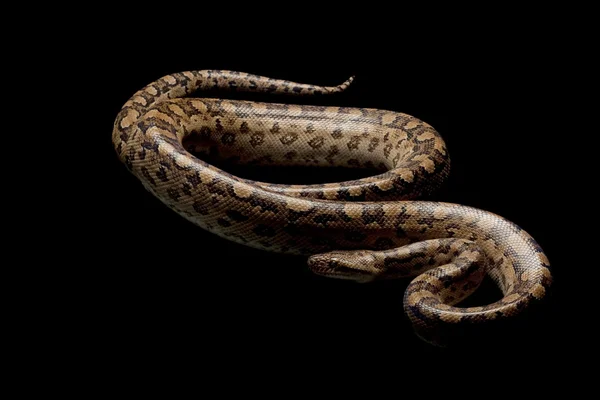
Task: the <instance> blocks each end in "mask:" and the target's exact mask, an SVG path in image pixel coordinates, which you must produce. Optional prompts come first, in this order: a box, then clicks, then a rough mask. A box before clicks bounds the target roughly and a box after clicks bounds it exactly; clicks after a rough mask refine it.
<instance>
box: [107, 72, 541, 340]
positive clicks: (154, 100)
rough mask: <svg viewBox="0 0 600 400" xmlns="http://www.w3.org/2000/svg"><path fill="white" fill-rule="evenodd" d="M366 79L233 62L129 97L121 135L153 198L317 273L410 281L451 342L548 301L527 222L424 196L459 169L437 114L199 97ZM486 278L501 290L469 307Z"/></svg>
mask: <svg viewBox="0 0 600 400" xmlns="http://www.w3.org/2000/svg"><path fill="white" fill-rule="evenodd" d="M353 79H354V78H353V77H352V78H350V79H348V80H347V81H346V82H344V83H343V84H341V85H338V86H316V85H310V84H304V83H296V82H292V81H287V80H282V79H274V78H268V77H264V76H258V75H253V74H249V73H245V72H235V71H225V70H200V71H186V72H181V73H174V74H169V75H166V76H164V77H162V78H160V79H158V80H156V81H155V82H152V83H150V84H148V85H147V86H145V87H144V88H142V89H141V90H139V91H137V92H136V93H134V94H133V96H132V97H131V98H130V99H129V100H128V101H127V102H126V103H125V104H124V105H123V107H122V109H121V110H120V111H119V113H118V115H117V117H116V119H115V122H114V126H113V131H112V143H113V146H114V149H115V151H116V154H117V156H118V158H119V159H120V161H121V162H122V163H123V164H124V165H125V166H126V168H127V169H128V170H129V171H130V172H131V173H132V174H133V175H134V176H135V177H137V178H138V179H139V181H140V182H141V184H142V185H143V186H144V187H145V188H146V189H147V190H148V191H149V192H150V193H151V194H153V195H154V196H156V197H157V198H158V199H159V200H160V201H161V202H162V203H164V204H165V205H166V206H167V207H169V208H171V209H172V210H173V211H175V212H176V213H178V214H179V215H181V216H183V217H184V218H186V219H187V220H189V221H190V222H192V223H193V224H195V225H197V226H199V227H201V228H202V229H204V230H206V231H209V232H211V233H214V234H216V235H218V236H220V237H222V238H224V239H227V240H231V241H234V242H237V243H240V244H242V245H246V246H250V247H253V248H259V249H263V250H266V251H271V252H277V253H286V254H292V255H299V256H308V261H307V263H308V267H309V269H310V270H311V271H312V272H314V273H316V274H318V275H321V276H325V277H331V278H339V279H348V280H354V281H357V282H371V281H378V280H385V279H396V278H411V279H412V280H411V281H410V283H409V284H408V286H407V288H406V290H405V292H404V296H403V300H402V304H403V309H404V311H405V314H406V315H407V316H408V319H409V321H410V323H411V325H412V327H413V328H414V331H415V332H416V334H417V335H418V336H419V337H420V338H421V339H423V340H425V341H426V342H428V343H431V344H433V345H437V346H447V345H448V344H449V343H451V342H452V340H453V338H455V337H456V336H457V335H459V333H457V332H466V331H468V330H472V329H476V328H477V327H479V326H485V324H488V325H489V324H491V323H492V322H491V321H503V320H507V319H510V318H514V317H515V316H517V315H519V314H521V313H522V312H523V311H524V310H526V309H528V308H530V306H531V305H532V304H534V303H539V302H540V301H541V300H543V299H544V297H545V296H546V294H547V292H548V290H549V288H550V285H551V282H552V275H551V272H550V263H549V261H548V258H547V257H546V255H545V254H544V252H543V250H542V249H541V247H540V246H539V245H538V244H537V243H536V241H535V240H534V239H533V238H532V237H531V236H530V235H529V234H528V233H527V232H525V231H524V230H523V229H522V228H520V227H519V226H517V225H516V224H514V223H512V222H510V221H508V220H506V219H504V218H502V217H500V216H498V215H496V214H493V213H491V212H487V211H484V210H481V209H477V208H473V207H469V206H464V205H459V204H451V203H444V202H437V201H423V200H418V198H419V197H422V196H427V195H429V194H431V193H432V192H433V191H435V190H436V189H437V188H438V187H439V186H440V185H441V183H442V182H443V181H444V179H445V178H446V177H447V176H448V174H449V170H450V158H449V155H448V150H447V148H446V144H445V143H444V141H443V139H442V137H441V136H440V134H439V133H438V132H437V131H436V130H435V129H434V128H433V127H432V126H430V125H429V124H427V123H426V122H423V121H421V120H419V119H417V118H415V117H413V116H410V115H407V114H404V113H400V112H392V111H385V110H378V109H371V108H352V107H337V106H318V105H300V104H280V103H271V102H259V101H247V100H235V99H231V100H227V99H223V98H220V97H216V98H213V97H206V98H201V97H193V96H192V94H193V93H196V92H203V91H204V92H206V91H208V92H210V91H213V90H217V91H236V92H256V93H266V94H273V95H289V96H324V95H329V94H335V93H340V92H343V91H344V90H346V89H347V88H348V87H349V86H350V84H351V82H352V80H353ZM208 158H210V160H223V161H227V162H232V163H237V164H240V165H260V166H273V167H323V168H325V167H346V168H361V169H368V170H373V171H374V173H373V175H372V176H368V177H365V178H361V179H354V180H349V181H345V182H338V183H322V184H302V185H300V184H294V185H292V184H281V183H269V182H260V181H255V180H250V179H244V178H241V177H237V176H234V175H232V174H230V173H228V172H226V171H224V170H222V169H220V168H217V167H216V166H214V165H211V164H210V163H208V162H207V161H204V159H208ZM213 164H215V162H214V161H213ZM129 229H131V230H132V231H133V232H134V231H135V228H134V226H129ZM133 232H132V233H133ZM136 234H140V235H143V234H144V233H143V232H137V233H136ZM217 257H219V258H223V257H225V255H223V254H217ZM486 276H487V277H489V278H491V280H492V281H493V282H495V284H496V285H497V286H498V287H499V289H500V291H501V292H502V297H501V298H500V299H499V300H497V301H495V302H493V303H491V304H487V305H482V306H470V307H461V306H460V304H459V303H460V302H461V301H463V300H464V299H465V298H466V297H468V296H469V295H471V294H472V293H473V292H474V291H475V290H476V289H477V288H478V287H479V285H480V283H481V282H482V280H483V279H484V277H486Z"/></svg>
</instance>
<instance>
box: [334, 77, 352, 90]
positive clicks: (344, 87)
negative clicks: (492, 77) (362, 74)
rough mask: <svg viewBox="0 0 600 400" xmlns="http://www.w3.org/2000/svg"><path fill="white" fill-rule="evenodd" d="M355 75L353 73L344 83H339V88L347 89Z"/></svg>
mask: <svg viewBox="0 0 600 400" xmlns="http://www.w3.org/2000/svg"><path fill="white" fill-rule="evenodd" d="M355 77H356V75H352V76H351V77H350V78H348V79H346V81H345V82H344V83H342V84H341V85H339V86H338V88H339V89H340V90H346V89H347V88H348V86H350V85H351V84H352V82H353V81H354V78H355Z"/></svg>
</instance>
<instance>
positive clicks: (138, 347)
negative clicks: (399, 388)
mask: <svg viewBox="0 0 600 400" xmlns="http://www.w3.org/2000/svg"><path fill="white" fill-rule="evenodd" d="M265 35H266V33H265V32H262V31H260V32H256V31H253V32H251V33H247V35H245V34H243V33H241V32H238V33H236V34H235V35H234V36H237V38H236V39H223V38H219V36H218V35H217V34H207V33H206V32H204V33H203V34H200V35H199V36H198V39H197V40H189V39H188V40H187V41H185V42H184V43H185V44H184V45H183V44H182V45H181V46H173V45H172V44H169V40H167V39H164V38H163V39H162V40H159V41H157V42H152V41H148V42H145V41H141V42H136V43H131V41H128V40H123V39H121V38H115V39H114V40H113V39H110V40H102V41H98V42H94V41H92V44H93V48H94V51H92V52H89V53H86V59H85V60H84V61H85V62H86V65H94V64H95V63H96V62H98V65H95V67H99V68H97V71H98V72H97V73H95V78H94V81H95V84H96V85H97V88H98V92H97V93H95V94H94V95H93V96H92V97H93V100H92V101H93V102H94V104H95V108H94V114H93V116H91V117H92V118H93V120H94V123H93V124H91V125H90V126H92V129H91V131H90V132H87V133H86V135H88V138H90V139H91V140H92V141H93V142H94V144H93V145H91V146H90V148H91V149H93V150H94V151H95V154H96V151H97V154H98V156H99V157H98V158H96V159H95V160H96V162H94V163H93V165H91V170H89V171H88V173H90V174H92V175H93V176H94V182H96V183H95V184H94V186H93V187H89V185H85V186H86V187H87V188H88V189H89V190H90V193H89V196H88V197H87V199H88V204H89V203H93V204H94V212H93V215H91V216H90V215H89V214H88V217H91V219H92V220H93V221H94V222H93V223H89V222H88V221H85V225H87V226H88V231H89V232H93V233H90V234H89V236H88V235H87V234H82V235H84V236H86V238H91V237H92V236H93V241H92V240H87V241H86V240H84V241H85V242H87V243H86V244H85V245H83V246H84V247H85V248H86V249H88V250H89V253H88V254H90V260H91V262H90V263H89V265H86V267H85V269H84V270H81V271H78V272H77V273H76V276H71V277H70V279H75V280H76V281H77V282H78V285H77V289H76V290H77V291H79V292H80V294H81V295H82V296H83V297H84V298H85V299H86V305H85V307H84V311H82V312H83V313H84V314H85V315H86V319H87V320H89V321H91V323H90V325H86V326H85V328H82V329H83V330H84V331H85V332H86V333H92V336H90V337H91V338H93V339H90V343H89V344H90V345H92V347H93V348H94V350H93V351H91V352H85V351H84V357H88V356H89V357H100V358H101V359H104V360H106V359H108V360H114V362H113V367H114V368H117V369H121V368H122V369H123V370H127V369H128V368H133V369H136V368H140V367H142V368H149V369H153V368H164V366H165V365H172V366H173V367H174V368H183V367H182V366H184V365H190V364H196V363H197V364H198V365H202V366H206V367H207V368H211V369H212V370H217V371H223V373H231V372H232V371H234V370H235V371H240V372H242V373H248V372H252V371H253V370H254V369H256V368H257V367H256V364H257V363H267V364H268V365H270V366H271V367H274V369H278V366H281V368H282V369H286V368H288V367H289V366H298V365H310V366H311V367H310V368H311V369H317V370H320V369H324V370H326V371H328V373H331V372H332V370H335V371H338V373H339V374H341V375H344V374H346V372H344V368H346V367H347V368H349V369H351V370H352V371H356V372H354V373H358V371H359V370H360V371H361V372H360V373H365V372H366V371H364V370H365V369H366V370H367V371H370V372H371V373H374V374H378V373H379V372H381V371H378V369H379V368H386V369H387V367H384V365H386V366H387V365H388V364H390V363H391V365H392V366H393V368H392V370H393V371H395V370H396V369H401V370H403V371H406V370H413V371H425V370H428V368H433V369H437V368H439V369H440V370H446V371H448V370H452V369H453V368H454V366H456V368H459V367H458V366H459V365H460V366H461V367H460V368H461V371H467V372H468V373H475V372H477V371H478V369H479V368H478V367H477V365H485V368H491V367H490V366H492V365H495V363H496V362H500V363H506V362H510V363H512V362H514V363H516V364H523V363H524V364H525V365H526V366H527V367H529V366H530V365H532V364H535V365H536V368H550V369H552V368H553V367H552V364H551V363H547V362H546V360H549V359H551V358H552V357H556V356H557V354H562V352H564V351H565V349H567V348H568V346H570V344H571V339H570V338H568V337H567V336H565V334H564V329H563V328H562V327H563V324H565V321H566V318H565V316H564V314H563V310H562V308H561V307H560V306H559V301H558V300H557V299H559V297H560V296H561V293H562V288H563V287H564V283H561V280H562V278H563V277H565V275H566V274H565V273H564V272H563V271H564V267H565V263H566V261H565V257H564V255H562V254H561V253H560V251H561V250H560V249H561V246H560V244H559V242H558V238H557V235H556V226H555V223H554V222H553V219H552V218H549V215H555V213H556V207H557V205H558V204H559V203H560V201H561V197H560V196H564V195H561V194H560V193H563V192H559V191H558V190H557V187H556V179H557V178H556V177H557V174H560V173H561V169H562V168H564V166H562V165H560V164H559V163H557V162H556V160H557V159H558V155H559V154H560V153H562V152H565V151H568V150H567V149H564V148H560V147H559V144H558V143H557V142H556V141H554V140H552V139H551V138H550V137H549V136H551V134H550V132H553V131H554V130H555V128H556V124H563V122H562V119H561V118H560V116H559V115H558V114H557V112H556V110H554V108H553V103H554V96H555V89H556V86H555V84H554V85H553V84H552V83H549V82H548V81H547V79H546V78H545V77H544V76H543V75H541V74H540V73H539V71H540V70H541V69H543V68H544V67H545V65H546V63H547V62H548V61H549V59H551V57H552V55H551V54H549V53H547V52H546V49H547V47H546V46H533V45H531V43H532V42H531V41H527V40H526V41H525V42H519V43H517V45H515V43H514V42H505V41H504V40H503V39H502V38H500V39H495V40H492V39H490V40H487V41H485V40H484V43H485V46H482V45H479V44H471V45H469V46H465V45H464V43H456V42H453V41H442V39H441V38H442V36H443V35H442V36H438V39H435V40H432V41H420V42H418V43H417V42H416V41H410V40H400V39H398V40H396V39H394V40H389V39H390V38H389V37H388V38H387V39H388V40H386V41H376V42H372V43H369V42H362V43H360V44H357V42H354V39H353V38H351V37H350V36H344V34H341V33H340V34H339V35H336V36H334V37H333V39H330V38H328V39H327V40H321V39H320V38H319V37H318V36H311V35H299V37H294V38H291V37H285V38H284V39H285V40H288V41H287V44H286V45H285V46H282V45H280V44H277V43H275V42H272V41H270V40H268V39H267V38H268V37H267V36H265ZM384 36H385V35H384ZM153 43H154V44H153ZM169 46H171V47H169ZM107 58H110V60H111V61H110V62H106V59H107ZM194 69H230V70H238V71H244V72H250V73H255V74H259V75H265V76H269V77H276V78H282V79H289V80H293V81H297V82H303V83H313V84H322V85H335V84H338V83H340V82H342V81H344V80H345V79H346V78H347V77H348V76H350V75H355V76H356V80H355V83H354V84H353V85H352V87H351V88H350V89H349V90H348V91H347V92H346V93H344V94H340V95H336V96H333V97H330V98H321V99H318V100H314V101H313V99H310V98H305V99H297V98H292V99H290V98H285V97H277V98H271V97H265V96H256V95H254V96H253V95H239V94H228V93H224V94H223V97H229V98H232V97H235V98H248V99H253V100H261V101H277V102H292V103H297V102H302V103H305V104H331V105H343V106H354V107H372V108H380V109H387V110H393V111H401V112H405V113H408V114H411V115H414V116H416V117H418V118H420V119H422V120H424V121H426V122H428V123H429V124H431V125H432V126H433V127H435V128H436V129H437V130H438V131H439V132H440V134H441V135H442V136H443V138H444V139H445V141H446V143H447V145H448V149H449V152H450V156H451V159H452V171H451V174H450V178H449V179H448V180H447V182H446V184H445V185H444V187H443V188H442V189H441V190H439V191H438V192H437V193H436V194H435V195H433V196H432V198H433V199H436V200H441V201H447V202H454V203H460V204H465V205H470V206H474V207H478V208H482V209H485V210H489V211H492V212H494V213H497V214H499V215H502V216H504V217H506V218H507V219H509V220H511V221H513V222H515V223H517V224H518V225H519V226H521V227H522V228H524V229H525V230H526V231H528V232H529V233H530V234H531V235H532V236H533V237H534V238H535V239H536V240H537V241H538V243H539V244H540V245H541V246H542V248H543V249H544V250H545V251H546V253H547V255H548V257H549V258H550V261H551V263H552V267H553V276H554V279H555V284H554V286H553V288H552V292H551V295H550V296H549V297H548V299H547V300H546V301H545V302H544V303H543V304H541V306H540V307H538V308H536V309H535V312H532V313H531V314H528V315H527V316H526V318H523V319H521V320H519V321H518V322H516V323H515V324H513V325H509V326H507V327H505V328H502V329H501V330H499V331H496V332H493V333H494V334H493V335H491V336H490V339H489V340H487V338H480V340H478V341H476V342H475V343H476V345H468V344H466V345H463V346H461V347H459V348H453V349H437V348H434V347H431V346H429V345H427V344H425V343H423V342H421V341H420V340H419V339H418V338H417V337H416V336H415V335H414V334H413V333H412V330H411V328H410V325H409V323H408V320H407V318H406V317H405V315H404V313H403V310H402V295H403V292H404V289H405V287H406V285H407V283H408V282H407V281H397V282H382V283H373V284H365V285H360V284H355V283H351V282H345V281H336V280H331V279H326V278H321V277H317V276H313V275H312V274H311V273H310V272H309V271H308V270H307V268H306V266H305V259H302V258H294V257H288V256H282V255H276V254H270V253H267V252H261V251H258V250H253V249H249V248H245V247H243V246H241V245H237V244H234V243H230V242H228V241H225V240H223V239H220V238H218V237H216V236H213V235H210V234H208V233H206V232H204V231H202V230H201V229H200V228H197V227H195V226H193V225H192V224H190V223H188V222H187V221H185V220H184V219H183V218H181V217H179V216H178V215H176V214H175V213H173V212H172V211H170V210H168V209H167V208H166V207H164V206H163V205H162V204H161V203H160V202H159V201H158V200H156V199H154V198H153V197H152V196H151V195H150V194H149V193H147V192H146V191H145V190H144V189H143V187H142V186H141V184H139V182H138V181H137V180H136V179H135V178H134V177H133V176H131V175H130V174H129V173H128V172H127V170H126V168H125V167H124V166H123V165H121V164H120V162H119V161H118V159H117V157H116V155H115V153H114V150H113V149H112V145H111V142H110V136H111V130H112V123H113V121H114V118H115V116H116V114H117V113H118V111H119V109H120V107H121V106H122V105H123V103H125V102H126V101H127V99H128V98H129V97H130V96H131V95H132V94H133V93H134V92H135V91H136V90H138V89H139V88H141V87H143V86H144V85H146V84H148V83H150V82H152V81H153V80H156V79H158V78H160V77H161V76H163V75H166V74H169V73H172V72H177V71H185V70H194ZM198 96H201V94H200V93H199V94H198ZM234 170H235V172H236V173H240V174H241V175H244V174H247V175H246V176H248V177H253V178H256V179H261V180H272V181H280V182H283V181H286V180H287V181H295V182H309V183H318V182H321V181H323V180H328V181H335V180H340V179H346V178H348V176H350V177H351V176H353V175H352V173H350V174H348V173H347V172H343V171H341V172H340V171H338V172H334V173H327V172H323V173H321V172H320V173H318V174H314V175H311V176H310V177H307V175H305V174H302V173H300V172H298V171H294V172H290V173H288V172H285V171H281V170H272V169H271V170H267V171H248V170H245V169H235V168H234ZM73 179H74V180H75V179H76V178H73ZM90 225H91V228H92V229H89V228H90ZM89 246H92V248H90V247H89ZM86 264H88V263H87V262H86ZM498 297H499V294H498V293H497V291H496V290H495V288H494V287H493V286H492V285H484V287H483V288H482V291H481V292H480V293H478V294H477V295H476V298H475V300H473V302H475V303H476V302H477V301H480V302H486V301H493V300H495V299H496V298H498ZM92 354H93V356H92ZM520 354H528V361H527V362H523V361H522V360H521V361H517V360H520V358H519V357H520V356H519V355H520ZM530 360H535V361H530ZM431 365H435V366H436V367H431ZM159 366H160V367H159ZM330 367H331V368H330ZM340 368H341V369H340ZM465 368H466V369H465ZM486 371H487V370H486ZM254 372H256V371H254ZM188 373H189V371H188ZM350 375H351V374H350ZM346 378H347V377H346Z"/></svg>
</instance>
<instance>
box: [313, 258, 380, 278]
mask: <svg viewBox="0 0 600 400" xmlns="http://www.w3.org/2000/svg"><path fill="white" fill-rule="evenodd" d="M379 264H380V263H379V262H378V260H377V257H376V255H375V253H374V252H373V251H369V250H353V251H332V252H329V253H323V254H316V255H314V256H311V257H309V258H308V267H309V268H310V270H311V271H312V272H314V273H315V274H317V275H321V276H326V277H329V278H338V279H350V280H354V281H357V282H370V281H372V280H374V279H376V278H377V277H378V276H379V275H380V274H381V273H382V272H383V270H382V269H381V268H380V265H379Z"/></svg>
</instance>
